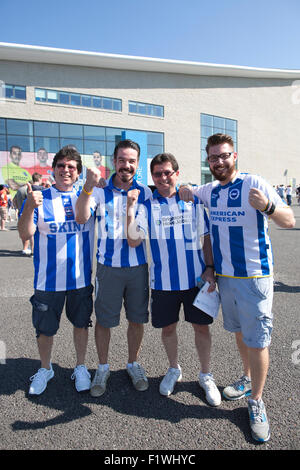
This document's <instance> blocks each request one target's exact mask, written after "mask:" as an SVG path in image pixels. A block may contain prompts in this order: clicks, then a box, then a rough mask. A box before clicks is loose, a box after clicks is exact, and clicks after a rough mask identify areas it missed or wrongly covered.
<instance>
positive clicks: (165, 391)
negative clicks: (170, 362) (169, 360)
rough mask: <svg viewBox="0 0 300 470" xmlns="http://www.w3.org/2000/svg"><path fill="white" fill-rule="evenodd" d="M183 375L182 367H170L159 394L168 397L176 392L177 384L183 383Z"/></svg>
mask: <svg viewBox="0 0 300 470" xmlns="http://www.w3.org/2000/svg"><path fill="white" fill-rule="evenodd" d="M181 379H182V373H181V367H180V366H178V368H174V367H169V369H168V371H167V373H166V375H165V376H164V378H163V379H162V381H161V382H160V385H159V393H160V394H161V395H164V396H166V397H168V396H169V395H171V393H172V392H173V390H174V387H175V384H176V382H181Z"/></svg>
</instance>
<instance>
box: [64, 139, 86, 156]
mask: <svg viewBox="0 0 300 470" xmlns="http://www.w3.org/2000/svg"><path fill="white" fill-rule="evenodd" d="M65 145H73V146H74V147H76V150H78V152H79V153H80V154H81V153H83V140H79V139H60V148H62V147H65Z"/></svg>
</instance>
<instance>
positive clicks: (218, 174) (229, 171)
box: [210, 164, 236, 181]
mask: <svg viewBox="0 0 300 470" xmlns="http://www.w3.org/2000/svg"><path fill="white" fill-rule="evenodd" d="M210 171H211V173H212V175H213V176H214V177H215V178H216V180H218V181H226V180H228V181H230V180H231V178H232V177H233V175H234V174H235V172H236V168H235V165H234V164H233V165H229V166H227V165H223V166H222V167H217V168H215V167H213V168H210Z"/></svg>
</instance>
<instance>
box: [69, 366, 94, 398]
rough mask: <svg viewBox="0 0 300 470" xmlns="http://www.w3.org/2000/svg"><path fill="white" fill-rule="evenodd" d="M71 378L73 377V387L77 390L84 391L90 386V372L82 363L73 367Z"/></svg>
mask: <svg viewBox="0 0 300 470" xmlns="http://www.w3.org/2000/svg"><path fill="white" fill-rule="evenodd" d="M71 379H72V380H74V379H75V388H76V390H77V392H86V391H87V390H89V389H90V388H91V374H90V373H89V371H88V370H87V368H86V367H85V365H84V364H82V365H80V366H77V367H75V369H74V372H73V374H72V375H71Z"/></svg>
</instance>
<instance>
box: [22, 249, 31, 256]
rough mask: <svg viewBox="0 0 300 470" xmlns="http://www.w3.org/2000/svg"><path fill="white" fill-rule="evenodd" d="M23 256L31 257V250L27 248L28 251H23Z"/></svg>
mask: <svg viewBox="0 0 300 470" xmlns="http://www.w3.org/2000/svg"><path fill="white" fill-rule="evenodd" d="M22 253H23V255H26V256H30V255H31V250H30V249H29V248H26V250H22Z"/></svg>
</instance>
